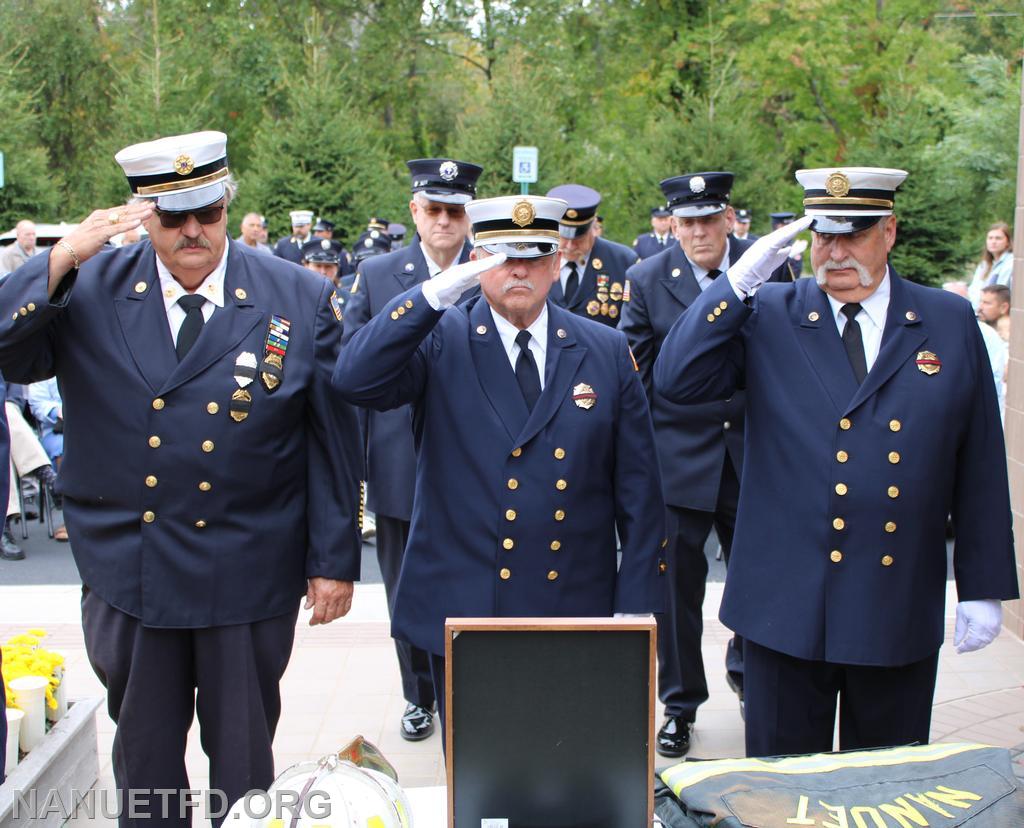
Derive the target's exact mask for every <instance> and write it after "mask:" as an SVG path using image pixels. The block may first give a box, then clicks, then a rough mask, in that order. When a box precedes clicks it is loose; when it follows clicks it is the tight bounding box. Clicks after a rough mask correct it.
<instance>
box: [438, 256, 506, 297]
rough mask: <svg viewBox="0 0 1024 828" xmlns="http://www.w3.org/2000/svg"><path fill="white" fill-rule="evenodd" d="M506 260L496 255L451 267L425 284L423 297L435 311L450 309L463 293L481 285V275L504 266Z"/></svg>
mask: <svg viewBox="0 0 1024 828" xmlns="http://www.w3.org/2000/svg"><path fill="white" fill-rule="evenodd" d="M505 258H506V257H505V254H504V253H495V254H494V255H492V256H484V257H483V258H480V259H472V260H470V261H468V262H464V263H463V264H459V265H455V266H454V267H449V268H448V269H447V270H443V271H441V272H440V273H438V274H437V275H436V276H435V277H434V278H433V279H428V280H427V281H426V282H424V283H423V297H424V298H425V299H426V300H427V303H428V304H429V305H430V307H432V308H433V309H434V310H444V309H445V308H450V307H451V306H452V305H454V304H455V303H456V302H458V301H459V298H460V297H461V296H462V294H463V293H465V292H466V291H467V290H469V289H470V288H471V287H474V286H475V285H477V284H479V282H480V274H481V273H486V272H487V271H488V270H490V269H491V268H492V267H497V266H498V265H500V264H502V263H503V262H504V261H505Z"/></svg>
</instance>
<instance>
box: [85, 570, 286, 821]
mask: <svg viewBox="0 0 1024 828" xmlns="http://www.w3.org/2000/svg"><path fill="white" fill-rule="evenodd" d="M297 615H298V602H297V601H296V606H295V612H292V613H288V614H287V615H282V616H279V617H277V618H270V619H267V620H265V621H257V622H253V623H251V624H235V625H231V626H225V627H209V628H204V629H157V628H153V627H144V626H143V625H142V623H141V622H140V621H139V619H137V618H135V617H133V616H131V615H127V614H126V613H123V612H121V611H120V610H119V609H116V608H114V607H112V606H110V605H109V604H108V603H106V602H105V601H104V600H103V599H102V598H100V597H99V596H97V595H96V594H95V593H94V592H92V591H91V590H89V589H88V587H83V588H82V626H83V629H84V632H85V649H86V653H87V654H88V656H89V661H90V663H91V664H92V668H93V670H94V671H95V673H96V675H97V676H98V677H99V679H100V681H101V682H102V683H103V686H104V687H105V688H106V689H107V710H108V712H109V713H110V718H111V719H113V720H114V723H115V724H116V725H117V731H116V733H115V735H114V749H113V764H114V779H115V781H116V783H117V788H118V790H121V791H124V792H125V793H124V794H123V796H124V802H125V803H127V802H128V795H127V791H128V790H135V791H138V790H140V789H148V790H156V789H165V790H166V789H171V791H173V792H174V793H173V794H171V795H170V796H169V798H166V804H165V803H164V801H162V800H163V799H164V797H166V796H167V795H163V796H159V795H153V796H148V797H144V796H139V797H138V800H139V802H140V803H141V805H140V806H139V807H137V808H136V811H137V812H139V813H141V814H144V815H145V816H143V817H142V818H139V819H132V818H130V817H129V816H128V813H127V810H128V809H127V807H125V808H124V809H123V812H122V816H121V819H120V824H121V825H122V826H136V825H137V826H153V825H161V826H175V825H177V826H190V825H191V824H192V822H191V818H190V816H188V815H186V816H185V817H182V816H181V814H182V810H183V808H184V802H183V801H182V797H181V796H179V795H178V793H177V792H178V791H183V790H187V789H188V788H189V780H188V774H187V772H186V769H185V744H186V741H187V738H188V730H189V727H190V726H191V724H192V717H193V715H194V714H197V715H198V716H199V727H200V741H201V743H202V746H203V751H204V752H205V753H206V755H207V756H208V757H209V758H210V790H211V791H222V792H223V794H224V799H225V800H226V807H230V806H231V805H232V804H234V802H235V801H236V800H237V799H239V798H240V797H241V796H242V795H243V794H245V793H246V792H247V791H249V790H252V789H254V788H255V789H261V790H266V789H267V788H268V787H269V786H270V784H271V782H273V781H274V756H273V750H272V744H273V741H274V731H275V730H276V728H277V721H278V718H279V717H280V714H281V694H280V689H279V682H280V680H281V676H282V675H283V674H284V671H285V668H286V667H287V666H288V659H289V657H290V656H291V650H292V642H293V640H294V637H295V620H296V617H297ZM220 805H221V802H220V800H219V798H217V797H214V798H213V799H212V806H213V808H214V809H217V808H218V806H220ZM221 810H224V808H221ZM221 821H222V820H221V819H215V820H214V825H220V823H221Z"/></svg>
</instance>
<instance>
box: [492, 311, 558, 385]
mask: <svg viewBox="0 0 1024 828" xmlns="http://www.w3.org/2000/svg"><path fill="white" fill-rule="evenodd" d="M491 316H492V317H494V329H495V330H496V331H497V332H498V336H500V337H501V344H502V345H503V346H504V347H505V353H506V354H508V361H509V362H510V363H512V370H513V371H515V370H516V360H517V359H519V351H520V348H519V346H518V345H517V344H516V337H517V336H518V335H519V328H517V327H516V326H515V325H513V324H512V323H511V322H509V321H508V320H507V319H506V318H505V317H504V316H502V315H501V314H500V313H498V312H497V311H495V310H494V308H491ZM526 330H528V331H529V332H530V342H529V348H530V353H531V354H533V361H534V362H536V363H537V372H538V373H539V374H540V390H541V391H543V390H544V357H545V355H546V353H547V347H548V306H547V305H544V307H543V308H541V311H540V316H538V317H537V318H536V319H535V320H533V324H532V325H530V327H528V328H527V329H526Z"/></svg>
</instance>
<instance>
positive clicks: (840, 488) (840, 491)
mask: <svg viewBox="0 0 1024 828" xmlns="http://www.w3.org/2000/svg"><path fill="white" fill-rule="evenodd" d="M848 491H849V489H847V488H846V484H845V483H836V494H837V495H844V494H846V493H847V492H848Z"/></svg>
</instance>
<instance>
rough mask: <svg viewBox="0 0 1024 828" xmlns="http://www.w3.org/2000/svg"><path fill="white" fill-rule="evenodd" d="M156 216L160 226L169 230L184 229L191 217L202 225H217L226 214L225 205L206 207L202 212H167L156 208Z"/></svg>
mask: <svg viewBox="0 0 1024 828" xmlns="http://www.w3.org/2000/svg"><path fill="white" fill-rule="evenodd" d="M155 212H156V216H157V218H158V219H160V226H161V227H166V228H167V229H168V230H174V229H176V228H178V227H184V226H185V222H187V221H188V217H189V216H195V217H196V221H198V222H199V223H200V224H216V223H217V222H218V221H220V217H221V216H222V215H223V214H224V205H223V203H222V204H215V205H213V207H204V208H203V209H202V210H186V211H184V212H180V213H179V212H171V213H169V212H167V211H166V210H161V209H160V208H159V207H157V208H155Z"/></svg>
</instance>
